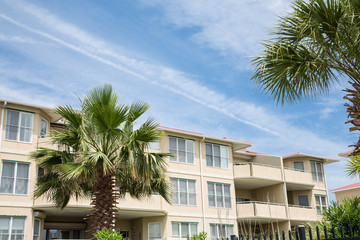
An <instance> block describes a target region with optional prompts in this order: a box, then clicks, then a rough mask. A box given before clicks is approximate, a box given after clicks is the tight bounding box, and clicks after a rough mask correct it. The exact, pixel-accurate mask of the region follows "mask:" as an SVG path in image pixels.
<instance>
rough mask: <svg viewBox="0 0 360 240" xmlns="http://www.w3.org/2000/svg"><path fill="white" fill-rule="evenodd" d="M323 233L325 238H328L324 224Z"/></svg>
mask: <svg viewBox="0 0 360 240" xmlns="http://www.w3.org/2000/svg"><path fill="white" fill-rule="evenodd" d="M324 234H325V239H328V232H327V229H326V226H324Z"/></svg>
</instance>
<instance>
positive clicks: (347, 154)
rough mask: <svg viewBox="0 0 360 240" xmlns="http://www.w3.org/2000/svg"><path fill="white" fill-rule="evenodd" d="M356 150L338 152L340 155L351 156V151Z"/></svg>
mask: <svg viewBox="0 0 360 240" xmlns="http://www.w3.org/2000/svg"><path fill="white" fill-rule="evenodd" d="M353 151H354V150H353V149H351V150H349V151H345V152H341V153H339V154H338V156H339V157H349V155H350V153H352V152H353Z"/></svg>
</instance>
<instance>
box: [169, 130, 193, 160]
mask: <svg viewBox="0 0 360 240" xmlns="http://www.w3.org/2000/svg"><path fill="white" fill-rule="evenodd" d="M168 138H169V152H170V150H174V149H170V138H175V139H176V154H175V155H176V156H175V157H174V158H172V157H170V162H172V163H181V164H189V165H195V140H194V139H191V138H184V137H178V136H173V135H168ZM178 139H184V140H185V162H179V147H178ZM187 141H191V142H192V144H193V150H194V151H193V152H188V151H187V144H186V143H187ZM187 153H192V154H193V156H194V162H193V163H189V162H188V159H187ZM172 159H175V160H172Z"/></svg>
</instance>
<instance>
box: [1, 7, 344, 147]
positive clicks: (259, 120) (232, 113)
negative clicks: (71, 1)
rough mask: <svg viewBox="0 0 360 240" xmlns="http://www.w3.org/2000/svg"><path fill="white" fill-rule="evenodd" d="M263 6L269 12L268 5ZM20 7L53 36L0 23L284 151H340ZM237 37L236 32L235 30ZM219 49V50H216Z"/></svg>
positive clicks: (33, 9)
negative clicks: (271, 140) (255, 133)
mask: <svg viewBox="0 0 360 240" xmlns="http://www.w3.org/2000/svg"><path fill="white" fill-rule="evenodd" d="M195 2H196V1H195ZM271 2H277V1H271ZM232 4H234V2H232ZM265 5H266V6H267V7H269V6H268V5H267V4H265ZM205 6H206V4H205ZM261 6H264V5H261ZM271 6H272V5H271ZM19 7H20V8H21V9H23V11H26V12H27V13H28V14H29V15H31V16H33V17H35V18H37V19H40V20H41V22H43V23H44V24H45V25H48V27H51V32H52V33H51V34H50V33H49V31H50V30H46V29H47V27H46V26H45V27H44V26H41V27H42V29H41V30H40V28H41V27H40V26H37V27H32V26H30V25H29V24H27V23H24V22H21V20H17V19H14V18H12V17H10V16H7V15H5V14H0V19H3V20H5V21H7V22H9V23H12V24H14V25H16V26H18V27H20V28H23V29H25V30H27V31H29V32H31V33H33V34H37V35H38V36H41V37H43V38H45V39H47V40H50V41H53V42H55V43H57V44H59V45H60V46H63V47H65V48H67V49H70V50H72V51H75V52H77V53H79V54H82V55H84V56H87V57H89V58H91V59H93V60H95V61H98V62H99V63H102V64H105V65H107V66H110V67H113V68H114V69H117V70H120V71H122V72H124V73H126V74H129V75H131V76H133V77H136V78H138V79H141V80H142V81H147V82H151V83H153V84H156V85H157V86H161V87H162V88H165V89H168V90H169V91H171V92H173V93H176V94H179V95H181V96H183V97H185V98H187V99H190V100H192V101H193V102H196V103H198V104H201V105H203V106H205V107H207V108H210V109H213V110H215V111H217V112H218V113H221V114H223V115H224V116H227V117H230V118H232V119H234V120H236V121H237V122H240V123H243V124H245V125H247V126H251V127H253V128H255V129H257V130H259V131H261V132H264V133H267V134H271V135H272V136H275V137H276V138H278V139H279V141H281V142H282V143H283V144H284V145H286V144H287V145H293V146H295V147H298V148H301V149H303V150H305V151H309V152H316V153H321V154H329V149H331V151H332V152H331V153H332V154H334V153H336V152H339V151H341V150H342V149H343V148H342V146H344V144H341V143H335V142H332V141H329V140H327V139H324V138H322V137H320V136H317V135H316V134H315V133H313V132H311V131H308V130H306V129H302V128H299V127H296V126H292V125H291V124H290V123H288V122H286V121H285V120H284V119H282V117H281V116H277V115H275V114H273V113H272V112H269V111H268V110H266V109H264V108H263V107H261V106H257V105H255V104H253V103H250V102H246V101H240V100H238V99H232V98H229V97H227V96H226V95H225V94H223V93H221V92H219V91H215V90H212V89H210V88H208V87H207V86H204V85H202V84H201V83H199V82H197V81H195V80H193V79H192V77H191V76H189V75H187V74H186V73H183V72H181V71H178V70H176V69H172V68H169V67H166V66H162V65H157V64H153V63H151V62H148V61H142V60H138V59H135V58H131V57H129V56H126V55H121V54H119V53H118V51H116V50H115V49H119V48H120V47H118V46H114V45H111V44H109V43H107V42H105V41H103V40H101V39H99V38H97V37H94V36H92V35H91V34H89V33H87V32H85V31H84V30H82V29H80V28H78V27H76V26H74V25H71V24H69V23H67V22H65V21H63V20H61V19H59V18H57V17H56V16H54V15H52V14H51V13H49V12H47V11H46V10H44V9H40V8H38V7H35V6H33V5H31V4H27V3H24V2H21V4H20V5H19ZM227 7H231V6H227ZM234 7H235V6H234ZM207 8H209V9H213V8H215V6H212V5H211V6H208V7H207ZM29 9H30V10H29ZM219 10H221V9H219ZM240 10H241V11H242V12H246V11H245V10H244V9H242V8H239V11H240ZM209 11H210V10H209ZM241 11H240V12H241ZM196 16H198V17H199V21H203V20H202V18H205V17H206V15H205V16H203V15H202V14H199V15H196ZM222 17H223V14H220V15H219V19H218V21H221V19H220V18H222ZM215 20H216V19H214V20H213V22H214V23H215V22H216V21H215ZM189 24H190V23H189ZM232 24H235V22H232ZM237 31H239V29H238V30H237ZM216 34H217V33H216ZM249 34H250V33H249ZM234 36H235V35H232V36H231V38H232V37H234ZM229 39H230V38H229ZM246 41H248V44H250V42H251V41H249V40H246ZM214 44H215V43H214ZM251 44H253V43H251ZM226 45H227V44H226V43H224V44H223V45H222V46H223V47H224V46H226ZM245 46H247V47H248V48H250V45H247V44H246V43H245ZM252 46H253V45H252ZM219 48H221V46H220V45H219ZM224 49H225V48H224ZM230 49H236V51H238V52H239V53H240V52H241V53H245V52H246V47H245V48H237V45H231V46H229V47H228V48H227V50H230Z"/></svg>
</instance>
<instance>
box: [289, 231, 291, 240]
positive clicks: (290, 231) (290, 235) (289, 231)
mask: <svg viewBox="0 0 360 240" xmlns="http://www.w3.org/2000/svg"><path fill="white" fill-rule="evenodd" d="M289 240H291V230H289Z"/></svg>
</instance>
